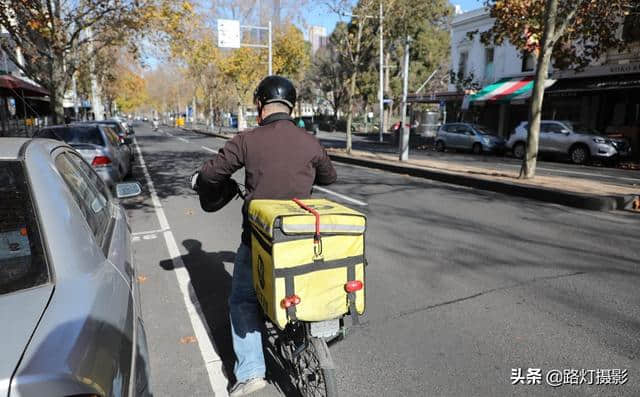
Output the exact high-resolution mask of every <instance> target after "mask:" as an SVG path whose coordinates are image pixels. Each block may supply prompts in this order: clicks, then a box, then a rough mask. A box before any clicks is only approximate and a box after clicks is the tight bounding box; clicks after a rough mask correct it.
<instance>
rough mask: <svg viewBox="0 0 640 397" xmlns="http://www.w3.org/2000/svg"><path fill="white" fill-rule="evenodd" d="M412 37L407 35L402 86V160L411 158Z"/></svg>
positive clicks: (400, 140)
mask: <svg viewBox="0 0 640 397" xmlns="http://www.w3.org/2000/svg"><path fill="white" fill-rule="evenodd" d="M410 42H411V37H410V36H407V41H406V42H405V45H404V83H403V87H402V138H401V139H399V140H398V141H399V142H400V161H407V160H409V127H407V91H408V89H409V44H410Z"/></svg>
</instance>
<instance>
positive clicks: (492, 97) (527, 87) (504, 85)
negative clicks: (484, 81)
mask: <svg viewBox="0 0 640 397" xmlns="http://www.w3.org/2000/svg"><path fill="white" fill-rule="evenodd" d="M555 82H556V80H546V81H545V84H544V87H545V89H546V88H549V87H551V86H552V85H553V84H554V83H555ZM533 84H534V78H533V77H512V78H505V79H502V80H499V81H497V82H495V83H493V84H491V85H488V86H486V87H484V88H483V89H482V90H480V91H479V92H478V93H476V94H474V95H471V96H470V97H469V102H470V103H472V102H494V103H510V102H511V101H517V100H523V99H528V98H530V97H531V91H533Z"/></svg>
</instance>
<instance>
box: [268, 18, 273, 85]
mask: <svg viewBox="0 0 640 397" xmlns="http://www.w3.org/2000/svg"><path fill="white" fill-rule="evenodd" d="M271 36H272V34H271V21H269V76H271V75H272V74H273V51H272V49H271V46H272V45H271V42H272V39H271Z"/></svg>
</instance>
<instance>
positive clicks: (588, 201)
mask: <svg viewBox="0 0 640 397" xmlns="http://www.w3.org/2000/svg"><path fill="white" fill-rule="evenodd" d="M185 130H188V131H192V132H196V133H199V134H203V135H210V136H214V137H217V138H222V139H231V137H232V136H230V135H223V134H216V133H212V132H205V131H201V130H194V129H186V128H185ZM329 157H331V160H333V161H336V162H338V163H345V164H351V165H359V166H363V167H367V168H374V169H378V170H382V171H387V172H393V173H395V174H405V175H409V176H413V177H418V178H424V179H431V180H434V181H438V182H444V183H449V184H452V185H459V186H467V187H471V188H474V189H481V190H488V191H491V192H496V193H502V194H508V195H511V196H518V197H524V198H528V199H532V200H537V201H543V202H547V203H554V204H560V205H565V206H568V207H574V208H579V209H584V210H591V211H613V210H632V209H633V203H634V201H635V200H638V195H625V196H599V195H589V194H583V193H571V192H566V191H563V190H557V189H551V188H543V187H535V186H524V185H519V184H517V183H510V182H503V181H492V180H487V179H482V178H476V177H473V176H469V175H464V174H455V173H451V172H446V171H436V170H433V169H427V168H418V167H408V166H404V165H397V164H392V163H388V162H385V161H378V160H372V159H362V158H357V157H352V156H347V155H340V154H334V153H329Z"/></svg>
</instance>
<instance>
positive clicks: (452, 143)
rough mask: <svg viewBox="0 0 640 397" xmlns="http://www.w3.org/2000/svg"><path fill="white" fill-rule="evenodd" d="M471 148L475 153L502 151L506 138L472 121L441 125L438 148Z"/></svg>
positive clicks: (437, 139) (437, 138)
mask: <svg viewBox="0 0 640 397" xmlns="http://www.w3.org/2000/svg"><path fill="white" fill-rule="evenodd" d="M449 148H451V149H462V150H471V151H472V152H473V153H475V154H480V153H483V152H501V151H502V150H503V149H504V139H503V138H501V137H499V136H497V134H495V133H494V132H493V131H491V130H490V129H488V128H487V127H483V126H481V125H478V124H470V123H447V124H443V125H442V126H440V128H439V129H438V133H437V134H436V150H438V151H439V152H444V151H445V150H446V149H449Z"/></svg>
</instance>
